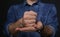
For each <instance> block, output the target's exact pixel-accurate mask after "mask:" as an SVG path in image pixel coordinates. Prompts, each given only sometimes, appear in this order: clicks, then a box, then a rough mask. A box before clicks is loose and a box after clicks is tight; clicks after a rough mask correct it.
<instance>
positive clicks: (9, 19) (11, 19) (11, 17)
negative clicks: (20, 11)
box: [4, 6, 15, 35]
mask: <svg viewBox="0 0 60 37" xmlns="http://www.w3.org/2000/svg"><path fill="white" fill-rule="evenodd" d="M14 12H15V10H14V7H13V6H11V7H10V8H9V10H8V13H7V21H6V22H5V25H4V30H5V34H6V35H9V31H8V25H9V24H10V23H12V22H14V21H15V15H14Z"/></svg>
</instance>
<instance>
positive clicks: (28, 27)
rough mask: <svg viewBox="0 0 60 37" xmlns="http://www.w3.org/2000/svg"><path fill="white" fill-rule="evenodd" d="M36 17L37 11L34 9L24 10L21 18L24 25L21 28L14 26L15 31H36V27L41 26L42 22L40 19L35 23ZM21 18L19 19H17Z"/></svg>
mask: <svg viewBox="0 0 60 37" xmlns="http://www.w3.org/2000/svg"><path fill="white" fill-rule="evenodd" d="M36 18H37V13H36V12H34V11H26V12H24V15H23V18H22V20H23V21H22V23H24V27H22V28H16V29H15V30H16V31H18V30H19V31H24V32H28V31H36V30H37V29H40V28H42V23H41V21H38V22H37V23H36ZM19 20H21V19H19Z"/></svg>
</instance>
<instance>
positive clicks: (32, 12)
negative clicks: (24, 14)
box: [29, 10, 37, 16]
mask: <svg viewBox="0 0 60 37" xmlns="http://www.w3.org/2000/svg"><path fill="white" fill-rule="evenodd" d="M29 14H31V15H35V16H37V13H36V12H35V11H32V10H31V11H30V12H29Z"/></svg>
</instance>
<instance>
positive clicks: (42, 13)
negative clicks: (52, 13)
mask: <svg viewBox="0 0 60 37" xmlns="http://www.w3.org/2000/svg"><path fill="white" fill-rule="evenodd" d="M30 10H33V11H35V12H36V13H37V14H38V17H40V18H41V19H42V18H47V15H48V13H49V8H48V7H43V6H38V5H36V6H25V7H21V8H18V9H17V10H16V12H17V13H16V19H20V18H22V17H23V15H24V12H25V11H30Z"/></svg>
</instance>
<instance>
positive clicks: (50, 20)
mask: <svg viewBox="0 0 60 37" xmlns="http://www.w3.org/2000/svg"><path fill="white" fill-rule="evenodd" d="M30 10H33V11H35V12H36V13H37V14H38V16H37V21H41V22H42V23H43V25H49V26H51V27H53V31H54V34H55V31H56V30H57V26H58V23H57V15H56V14H57V13H56V12H57V11H56V8H55V6H54V5H53V4H46V3H41V2H37V3H34V4H33V5H32V6H30V5H28V4H27V3H26V2H24V3H22V4H18V5H13V6H11V7H10V8H9V10H8V14H7V21H6V23H5V26H4V28H5V32H6V34H7V35H9V32H8V28H7V27H8V25H9V24H10V23H12V22H15V21H16V20H18V19H20V18H22V17H23V14H24V12H25V11H30ZM54 34H53V35H52V36H54ZM18 37H41V35H40V34H39V33H38V32H21V33H20V34H19V35H18Z"/></svg>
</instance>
